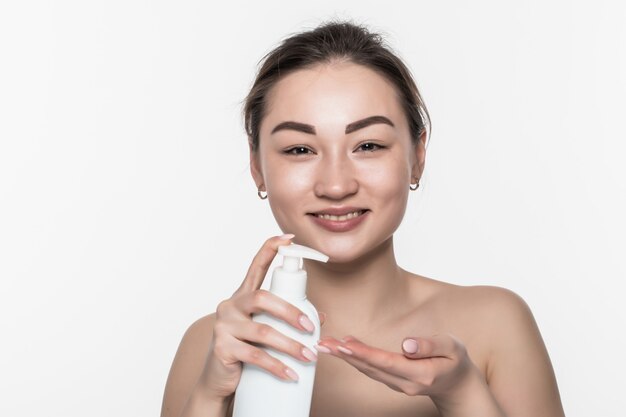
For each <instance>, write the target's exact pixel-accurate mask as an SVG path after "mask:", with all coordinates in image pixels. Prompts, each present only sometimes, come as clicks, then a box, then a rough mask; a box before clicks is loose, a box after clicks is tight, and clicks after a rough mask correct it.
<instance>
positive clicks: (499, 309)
mask: <svg viewBox="0 0 626 417" xmlns="http://www.w3.org/2000/svg"><path fill="white" fill-rule="evenodd" d="M482 289H483V290H484V291H486V292H487V293H488V294H483V295H487V297H486V298H485V299H488V300H490V301H489V302H488V303H487V304H488V305H486V307H487V308H485V309H484V310H483V312H484V313H483V314H484V315H485V317H484V319H485V320H488V322H489V323H490V326H488V327H489V328H490V329H492V332H491V334H490V335H489V339H490V341H491V345H492V347H493V351H492V352H491V354H490V355H489V361H488V363H487V383H488V385H489V387H490V389H491V392H492V393H493V395H494V397H495V398H496V399H497V401H498V403H499V404H500V406H501V407H502V409H503V410H504V412H505V413H506V416H507V417H529V416H533V417H542V416H545V417H562V416H564V415H565V413H564V411H563V406H562V404H561V397H560V395H559V389H558V387H557V382H556V377H555V375H554V370H553V368H552V363H551V362H550V357H549V356H548V352H547V350H546V347H545V344H544V342H543V339H542V337H541V333H540V331H539V328H538V327H537V323H536V322H535V318H534V317H533V314H532V312H531V310H530V308H529V307H528V305H527V304H526V302H525V301H524V300H523V299H522V298H521V297H520V296H518V295H517V294H515V293H514V292H513V291H510V290H507V289H505V288H499V287H482Z"/></svg>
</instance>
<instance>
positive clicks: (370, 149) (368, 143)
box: [359, 142, 385, 152]
mask: <svg viewBox="0 0 626 417" xmlns="http://www.w3.org/2000/svg"><path fill="white" fill-rule="evenodd" d="M366 145H370V147H369V148H368V149H365V150H366V151H370V152H371V151H375V150H376V149H383V148H385V146H382V145H379V144H377V143H373V142H366V143H364V144H362V145H360V146H359V149H362V148H363V147H364V146H366ZM372 146H376V147H377V148H374V149H372Z"/></svg>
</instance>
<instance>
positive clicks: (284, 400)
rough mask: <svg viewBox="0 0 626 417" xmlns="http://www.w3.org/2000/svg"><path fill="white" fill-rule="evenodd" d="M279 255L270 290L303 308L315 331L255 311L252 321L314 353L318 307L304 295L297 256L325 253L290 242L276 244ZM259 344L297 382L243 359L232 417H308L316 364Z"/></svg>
mask: <svg viewBox="0 0 626 417" xmlns="http://www.w3.org/2000/svg"><path fill="white" fill-rule="evenodd" d="M278 254H280V255H283V265H282V267H277V268H276V269H274V272H273V274H272V282H271V284H270V292H272V293H274V294H276V295H277V296H279V297H280V298H282V299H284V300H285V301H287V302H289V303H290V304H293V305H294V306H296V307H298V308H299V309H300V310H302V311H303V312H304V313H305V314H306V315H307V316H308V317H309V318H310V319H311V321H312V322H313V324H314V325H315V331H314V332H313V333H309V332H307V331H301V330H299V329H297V328H295V327H293V326H292V325H291V324H288V323H286V322H284V321H282V320H280V319H278V318H276V317H274V316H272V315H270V314H267V313H259V314H255V315H253V317H252V320H253V321H255V322H258V323H266V324H269V325H270V326H272V327H273V328H274V329H276V330H278V331H279V332H281V333H283V334H284V335H286V336H287V337H290V338H292V339H294V340H297V341H299V342H300V343H302V344H303V345H305V346H306V347H308V348H309V349H311V350H312V351H313V352H315V351H316V350H315V348H314V346H315V344H317V341H318V340H319V338H320V320H319V317H318V315H317V310H316V309H315V307H314V306H313V304H311V302H310V301H309V300H307V298H306V280H307V273H306V271H305V270H304V269H301V268H300V259H301V258H308V259H314V260H318V261H322V262H326V261H328V256H326V255H324V254H323V253H321V252H318V251H316V250H314V249H311V248H308V247H306V246H302V245H297V244H293V243H292V244H291V245H282V246H279V247H278ZM259 347H260V348H261V349H263V350H265V351H266V352H267V353H268V354H270V355H272V356H273V357H275V358H277V359H279V360H280V361H282V362H283V363H284V364H285V365H287V366H288V367H290V368H291V369H293V370H294V371H295V372H296V373H297V374H298V381H289V380H283V379H280V378H279V377H277V376H275V375H274V374H272V373H270V372H269V371H266V370H265V369H263V368H260V367H258V366H256V365H253V364H250V363H247V362H244V364H243V369H242V373H241V379H240V380H239V385H238V386H237V390H236V391H235V398H234V400H233V401H234V404H233V417H309V412H310V409H311V398H312V396H313V382H314V380H315V366H316V364H317V363H316V362H304V361H301V360H299V359H296V358H294V357H293V356H291V355H288V354H286V353H283V352H280V351H277V350H275V349H272V348H270V347H267V346H265V345H262V346H259Z"/></svg>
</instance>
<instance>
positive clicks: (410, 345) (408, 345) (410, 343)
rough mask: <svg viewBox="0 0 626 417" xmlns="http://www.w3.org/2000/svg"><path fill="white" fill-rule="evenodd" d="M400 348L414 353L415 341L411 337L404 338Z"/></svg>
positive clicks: (415, 350)
mask: <svg viewBox="0 0 626 417" xmlns="http://www.w3.org/2000/svg"><path fill="white" fill-rule="evenodd" d="M402 349H404V351H405V352H408V353H416V352H417V349H418V346H417V342H416V341H415V340H413V339H405V340H404V342H402Z"/></svg>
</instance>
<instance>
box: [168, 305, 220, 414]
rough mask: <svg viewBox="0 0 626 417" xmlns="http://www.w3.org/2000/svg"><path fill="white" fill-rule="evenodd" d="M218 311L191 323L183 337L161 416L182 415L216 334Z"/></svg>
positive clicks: (170, 374) (169, 377)
mask: <svg viewBox="0 0 626 417" xmlns="http://www.w3.org/2000/svg"><path fill="white" fill-rule="evenodd" d="M214 324H215V313H212V314H209V315H206V316H204V317H201V318H200V319H198V320H196V321H195V322H194V323H192V324H191V325H190V326H189V328H187V331H185V334H184V335H183V337H182V340H181V342H180V345H179V346H178V350H177V351H176V355H175V357H174V361H173V362H172V367H171V368H170V372H169V376H168V378H167V383H166V384H165V393H164V395H163V404H162V407H161V417H170V416H179V415H180V413H181V411H182V409H183V407H184V405H185V403H186V402H187V399H188V398H189V395H190V394H191V392H192V390H193V387H194V386H195V384H196V382H197V381H198V378H200V374H201V372H202V369H203V367H204V362H205V360H206V356H207V354H208V351H209V346H210V343H211V339H212V337H213V325H214Z"/></svg>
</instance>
